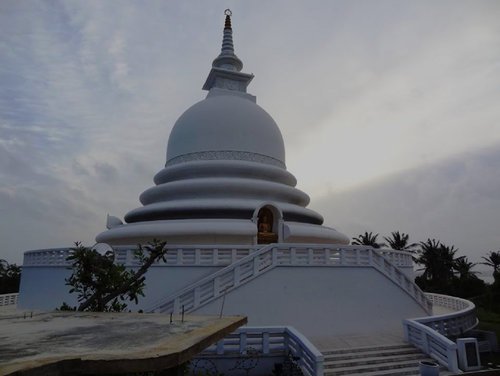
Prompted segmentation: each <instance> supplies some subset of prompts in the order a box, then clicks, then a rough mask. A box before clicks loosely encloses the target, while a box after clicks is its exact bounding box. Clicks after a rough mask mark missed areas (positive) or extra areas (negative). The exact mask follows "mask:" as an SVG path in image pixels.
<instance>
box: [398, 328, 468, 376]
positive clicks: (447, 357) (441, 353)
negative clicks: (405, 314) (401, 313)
mask: <svg viewBox="0 0 500 376" xmlns="http://www.w3.org/2000/svg"><path fill="white" fill-rule="evenodd" d="M403 327H404V332H405V339H406V341H407V342H409V343H411V344H412V345H414V346H415V347H417V348H419V349H420V350H422V351H423V352H424V353H425V354H428V355H430V356H431V357H433V358H434V359H436V360H437V361H438V362H439V364H441V365H442V366H444V367H447V368H448V370H449V371H451V372H454V373H461V372H460V369H459V368H458V357H457V345H456V343H454V342H452V341H450V340H449V339H448V338H446V337H445V336H444V335H442V334H440V333H439V332H437V331H435V330H434V329H432V328H430V327H428V326H426V325H424V324H422V323H420V322H418V321H417V320H412V319H407V320H403Z"/></svg>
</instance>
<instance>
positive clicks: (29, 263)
mask: <svg viewBox="0 0 500 376" xmlns="http://www.w3.org/2000/svg"><path fill="white" fill-rule="evenodd" d="M165 247H166V248H167V249H168V252H167V254H166V262H165V263H164V262H158V263H155V264H154V266H155V267H158V266H226V265H230V264H231V263H233V262H235V261H237V260H239V259H241V258H243V257H245V256H248V255H249V254H250V253H252V252H254V251H256V250H257V249H259V248H260V246H259V245H217V246H214V245H192V244H191V245H170V244H167V245H166V246H165ZM342 248H343V249H345V250H356V249H359V250H363V249H367V247H365V246H350V245H344V246H342ZM70 249H71V248H70V247H68V248H50V249H39V250H33V251H26V252H24V262H23V266H26V267H33V266H71V262H69V261H67V257H68V256H69V252H70ZM113 249H114V250H115V254H116V258H115V260H116V262H117V263H120V264H123V265H125V266H128V267H134V266H137V265H138V261H137V260H136V259H135V258H134V251H135V250H136V247H135V246H114V247H113ZM377 252H378V253H379V254H381V255H382V256H384V257H385V258H387V259H389V261H391V262H392V263H393V264H394V265H396V266H397V267H399V268H413V261H412V257H411V253H409V252H404V251H396V250H392V249H378V250H377Z"/></svg>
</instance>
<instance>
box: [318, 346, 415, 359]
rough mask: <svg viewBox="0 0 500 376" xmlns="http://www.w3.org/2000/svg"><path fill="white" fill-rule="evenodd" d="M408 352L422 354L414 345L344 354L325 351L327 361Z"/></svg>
mask: <svg viewBox="0 0 500 376" xmlns="http://www.w3.org/2000/svg"><path fill="white" fill-rule="evenodd" d="M406 354H422V353H421V352H420V350H418V349H416V348H414V347H404V348H397V349H385V350H380V349H373V348H370V349H368V350H366V351H357V352H352V353H342V354H328V353H325V352H323V355H324V357H325V361H327V360H328V361H335V360H338V359H359V358H370V357H374V356H398V355H406Z"/></svg>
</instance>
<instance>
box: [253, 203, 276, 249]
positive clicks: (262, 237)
mask: <svg viewBox="0 0 500 376" xmlns="http://www.w3.org/2000/svg"><path fill="white" fill-rule="evenodd" d="M273 221H274V217H273V213H272V211H271V210H269V209H268V208H262V209H260V210H259V215H258V221H257V230H258V231H257V243H258V244H269V243H276V242H277V241H278V234H276V233H275V232H273Z"/></svg>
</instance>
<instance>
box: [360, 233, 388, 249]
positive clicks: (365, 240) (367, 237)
mask: <svg viewBox="0 0 500 376" xmlns="http://www.w3.org/2000/svg"><path fill="white" fill-rule="evenodd" d="M377 237H378V234H375V235H373V234H372V233H371V232H369V233H368V232H365V233H364V234H359V235H358V237H357V238H352V244H354V245H368V246H370V247H373V248H380V247H383V246H384V245H385V244H383V243H377Z"/></svg>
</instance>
